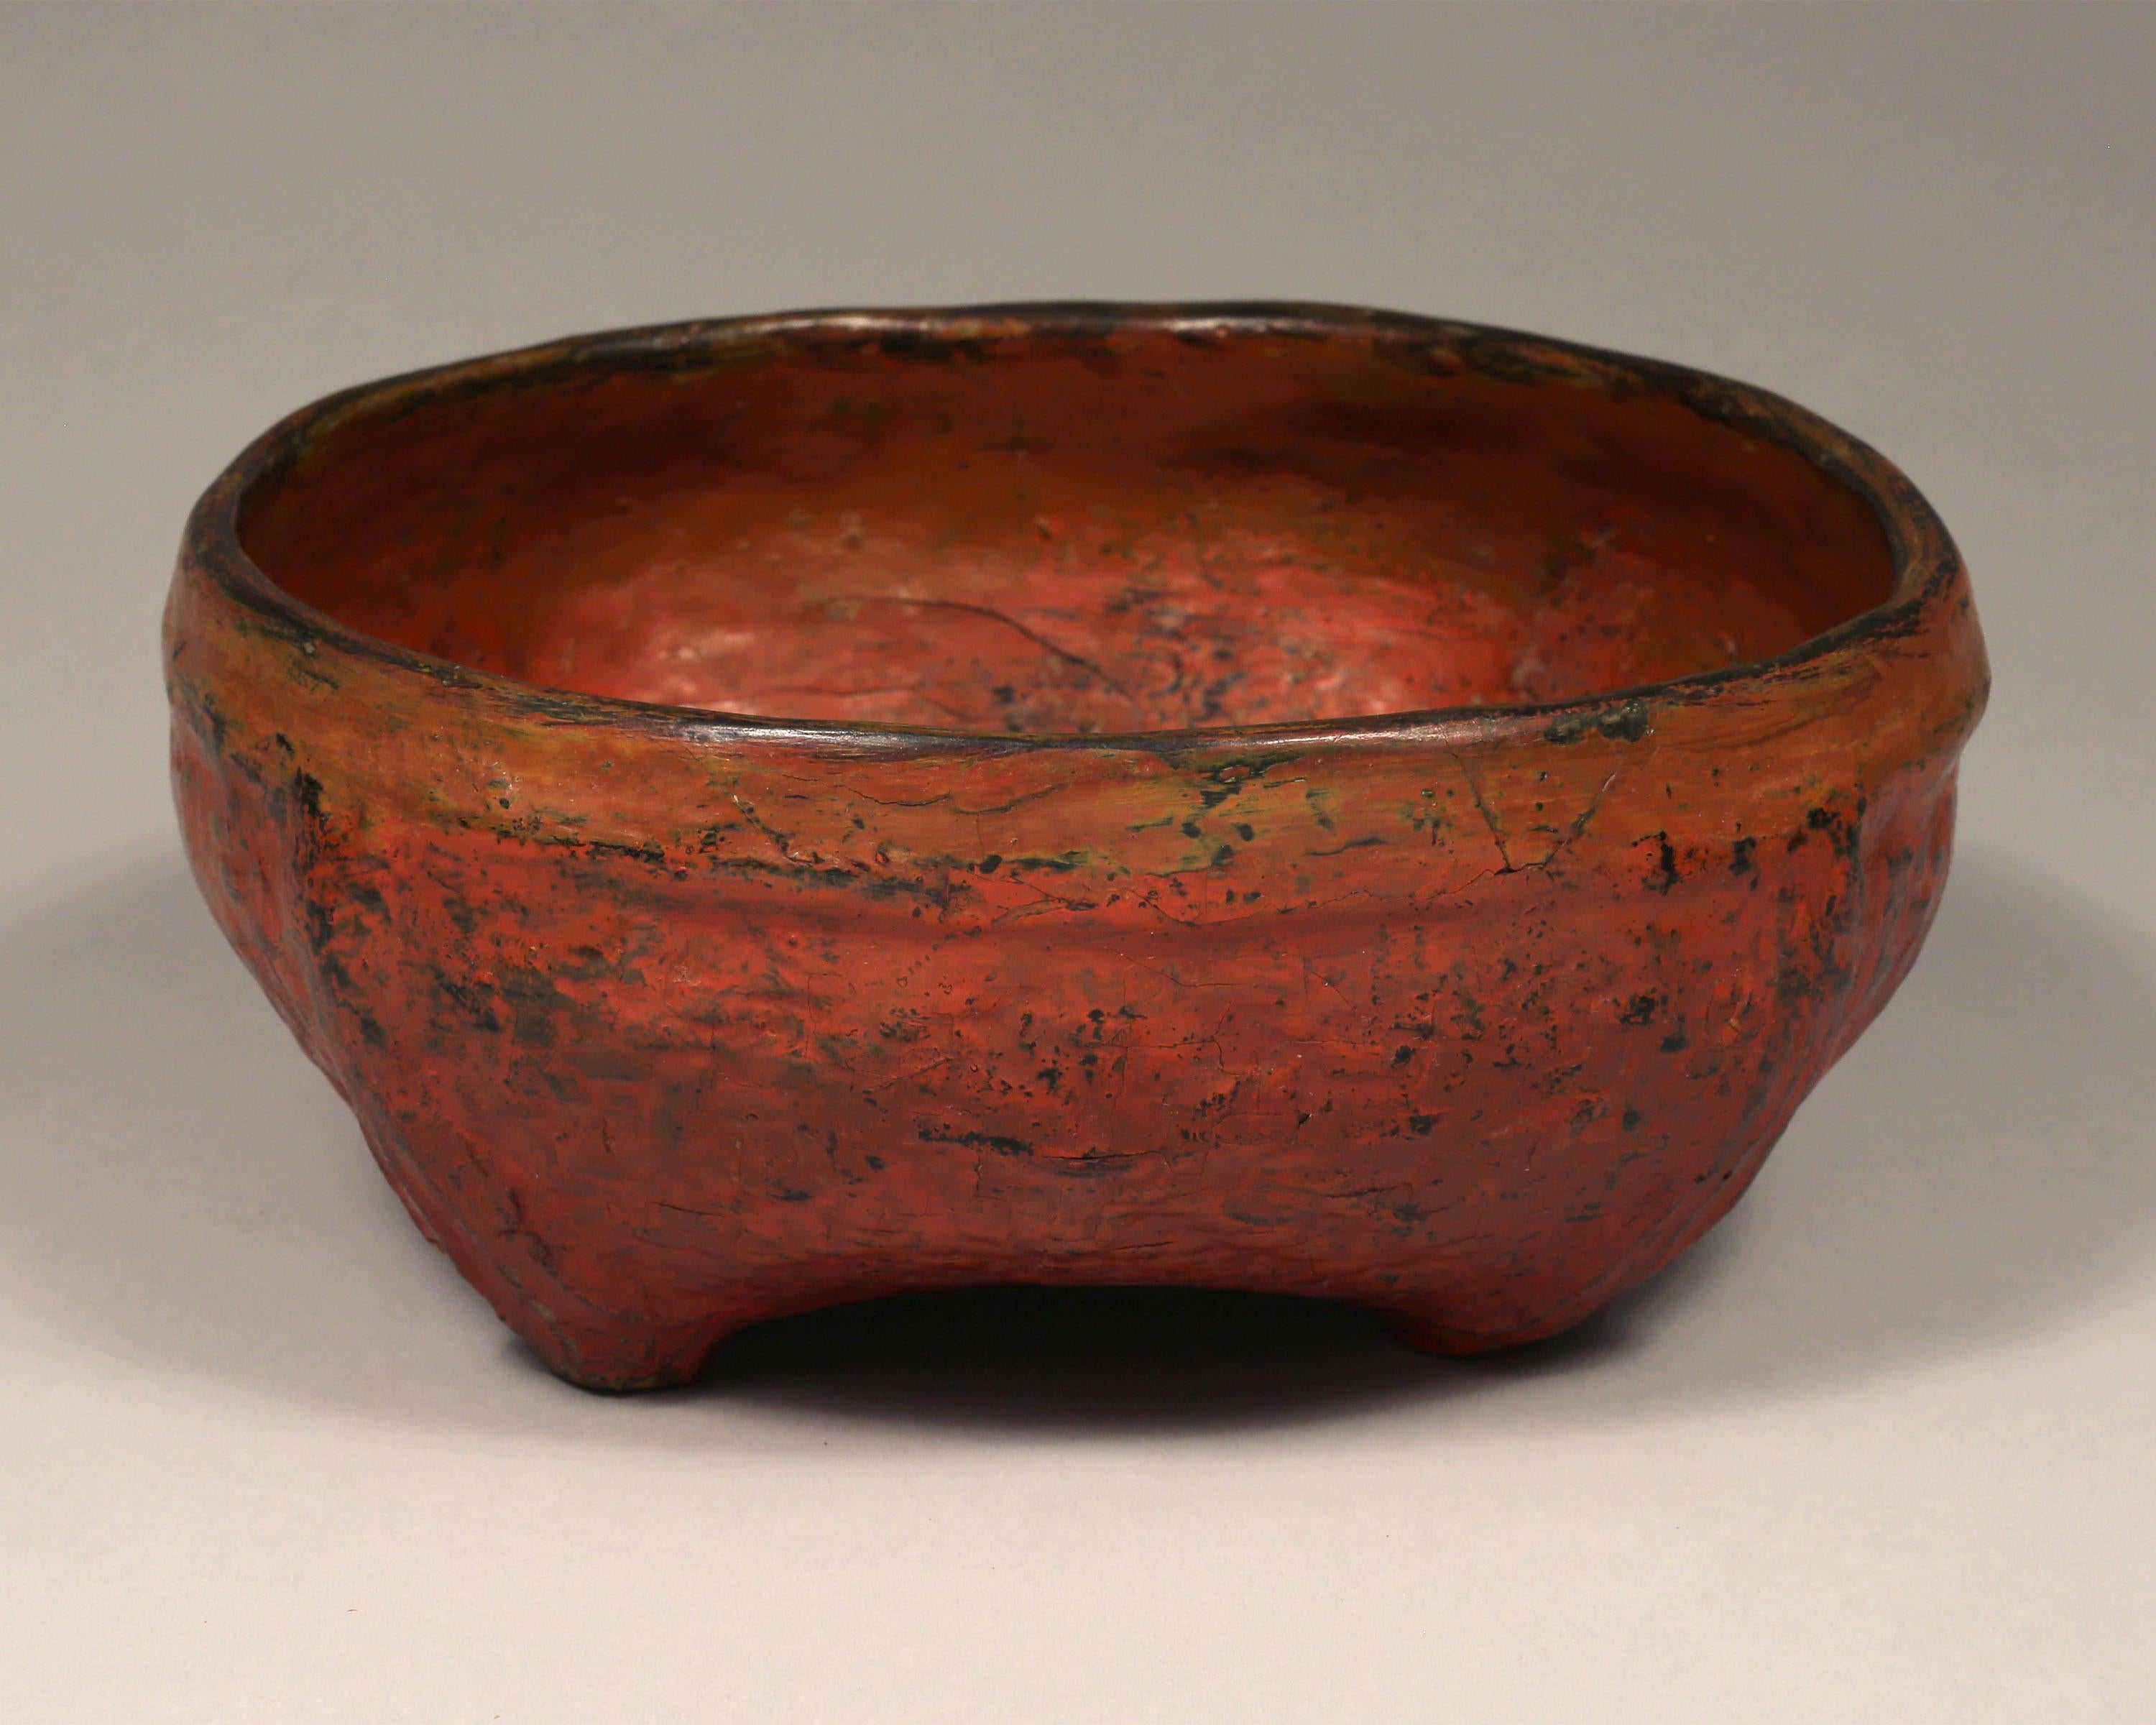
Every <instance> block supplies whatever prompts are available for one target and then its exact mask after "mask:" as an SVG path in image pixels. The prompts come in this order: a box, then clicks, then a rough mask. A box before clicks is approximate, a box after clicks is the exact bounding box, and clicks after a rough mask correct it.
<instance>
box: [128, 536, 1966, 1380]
mask: <svg viewBox="0 0 2156 1725" xmlns="http://www.w3.org/2000/svg"><path fill="white" fill-rule="evenodd" d="M1943 607H1944V608H1943V609H1942V610H1941V611H1940V612H1938V614H1936V615H1934V616H1933V617H1932V618H1931V619H1929V620H1928V625H1927V627H1925V628H1923V629H1915V630H1912V631H1909V632H1907V633H1905V634H1899V635H1894V636H1889V637H1887V638H1885V639H1879V640H1875V641H1872V642H1871V643H1869V644H1866V645H1865V646H1864V647H1862V648H1861V649H1857V650H1854V651H1851V652H1850V653H1848V654H1845V655H1837V656H1835V658H1833V659H1831V660H1829V661H1828V662H1827V663H1826V664H1825V665H1819V666H1813V667H1807V668H1802V669H1799V670H1793V671H1791V672H1790V673H1789V674H1787V675H1781V676H1778V677H1776V678H1774V679H1771V680H1769V681H1768V683H1767V684H1766V685H1764V686H1763V687H1762V686H1759V685H1739V686H1738V687H1736V688H1734V689H1732V690H1731V691H1724V692H1722V693H1718V694H1717V693H1710V694H1708V695H1707V696H1699V697H1694V698H1689V699H1682V700H1671V701H1658V700H1655V699H1651V698H1642V699H1641V700H1639V701H1634V702H1630V703H1628V704H1625V705H1624V706H1620V707H1617V708H1614V709H1612V710H1609V711H1605V712H1604V713H1603V714H1602V715H1601V716H1599V718H1595V719H1594V720H1593V721H1589V722H1584V723H1583V722H1578V721H1570V720H1563V719H1559V720H1553V721H1536V722H1534V723H1532V725H1529V726H1525V727H1523V726H1522V724H1521V723H1519V722H1518V721H1517V719H1515V718H1511V717H1507V718H1503V719H1496V718H1493V719H1492V720H1491V721H1487V722H1485V721H1479V720H1477V719H1476V718H1474V717H1473V716H1468V717H1466V718H1457V717H1455V718H1451V719H1446V720H1443V721H1438V722H1434V723H1431V724H1429V725H1424V726H1416V725H1407V726H1403V727H1401V730H1400V732H1399V734H1398V735H1397V736H1395V737H1389V738H1387V739H1384V740H1382V741H1373V739H1371V738H1370V737H1367V736H1363V737H1345V738H1342V737H1330V736H1327V734H1325V733H1323V732H1312V733H1310V734H1307V735H1304V736H1299V737H1286V738H1277V737H1276V738H1270V739H1263V740H1256V741H1253V740H1249V739H1244V740H1240V741H1237V740H1227V741H1209V740H1208V739H1207V738H1205V737H1204V736H1203V735H1202V734H1201V735H1196V736H1188V737H1179V738H1173V739H1162V740H1160V741H1159V742H1158V746H1138V745H1129V744H1122V745H1116V746H1110V747H1092V746H1086V745H1078V744H1072V743H1069V742H1050V743H1046V744H1043V745H1040V746H1037V747H1008V746H1004V745H1003V744H1001V743H1000V742H982V741H968V740H966V739H956V738H952V739H920V738H916V739H913V740H911V742H908V743H907V744H906V746H905V747H896V748H894V747H885V746H881V745H874V744H869V743H862V744H859V745H855V744H850V743H848V742H845V741H844V740H843V739H839V740H834V739H831V738H828V737H821V738H811V739H808V741H806V742H804V741H803V740H802V739H801V738H799V737H787V736H783V735H776V734H772V733H767V732H752V731H743V730H741V729H738V728H733V729H730V728H729V727H726V726H712V727H711V728H710V729H709V730H708V732H701V733H700V732H693V731H691V732H685V731H683V730H681V729H680V728H678V727H670V726H665V725H660V724H657V723H654V724H653V725H651V726H646V727H639V726H634V725H623V724H619V723H608V724H591V723H587V722H581V721H579V719H578V717H577V715H576V713H575V712H574V711H573V709H571V708H565V706H564V705H563V704H562V701H561V700H560V698H559V697H553V696H545V695H542V694H541V693H539V692H538V691H531V694H530V695H529V696H524V697H506V698H505V697H500V696H496V695H495V694H492V693H488V694H484V695H475V693H474V692H473V691H470V690H468V689H465V688H461V687H458V686H455V685H453V684H446V683H437V682H434V681H432V680H429V679H427V678H424V677H416V676H414V675H412V674H411V673H410V672H409V671H408V670H406V669H403V668H401V667H398V666H395V665H389V664H382V663H374V662H370V661H368V660H366V659H364V658H355V657H350V656H335V655H328V654H326V653H324V652H322V651H321V650H320V649H319V648H318V646H317V644H316V643H315V642H313V641H312V640H311V639H309V638H307V637H306V635H305V632H304V631H295V630H294V629H291V628H290V627H289V626H287V625H286V624H283V623H281V622H272V621H269V620H266V619H264V617H262V616H261V615H259V614H256V613H254V611H252V610H250V609H249V608H248V607H246V606H245V605H244V604H240V603H236V602H235V601H234V598H232V596H231V595H230V594H229V593H228V592H227V591H226V590H225V589H224V588H223V586H222V585H221V584H220V583H218V582H216V581H214V580H213V579H211V578H209V576H208V574H207V573H206V572H204V571H203V570H202V569H200V568H198V567H192V566H189V565H187V564H183V565H182V569H181V571H180V573H179V577H178V580H177V584H176V587H175V591H174V596H173V601H172V607H171V610H170V614H169V617H168V646H169V666H168V669H169V674H170V681H171V688H172V698H173V709H174V725H173V733H172V743H173V766H174V773H175V781H176V785H177V797H178V802H179V808H180V813H181V816H182V826H183V829H184V832H185V834H186V839H187V849H188V852H189V855H190V856H191V857H192V859H193V865H194V868H195V870H196V873H197V875H198V880H200V882H201V884H202V886H203V891H204V893H205V895H206V896H207V898H208V901H209V903H210V905H211V906H212V908H213V911H215V913H216V915H217V916H218V921H219V922H220V923H221V925H222V926H223V928H224V930H225V932H226V933H227V934H228V937H230V939H231V941H232V942H233V944H234V946H235V947H237V949H238V950H239V952H240V954H241V956H242V957H244V959H245V960H246V962H247V963H248V964H249V967H250V968H251V969H252V970H253V971H254V974H255V975H256V976H257V978H259V980H260V981H261V983H262V984H263V986H264V988H265V989H266V990H267V991H268V993H269V996H270V998H271V999H273V1000H274V1001H275V1004H276V1005H277V1007H278V1009H279V1010H280V1013H281V1014H283V1015H284V1017H285V1019H286V1021H287V1023H288V1024H290V1026H291V1027H292V1029H294V1031H295V1034H297V1036H298V1037H299V1040H300V1042H301V1043H302V1044H303V1045H304V1046H305V1049H306V1050H307V1051H308V1053H309V1054H310V1055H311V1056H312V1058H313V1059H314V1060H316V1062H317V1064H319V1065H321V1068H322V1069H323V1070H324V1071H325V1072H326V1073H327V1074H328V1075H329V1076H330V1077H331V1081H333V1082H334V1083H335V1084H336V1086H337V1088H338V1089H339V1091H341V1093H342V1094H343V1095H344V1096H346V1098H347V1099H348V1101H350V1102H351V1104H352V1107H353V1108H354V1110H355V1111H356V1112H357V1115H358V1117H359V1119H360V1121H361V1122H362V1126H363V1127H364V1129H365V1132H366V1134H367V1139H368V1142H370V1144H371V1145H372V1147H373V1150H374V1153H375V1154H376V1156H377V1158H378V1159H379V1161H380V1163H381V1164H382V1168H383V1169H384V1170H385V1172H386V1173H387V1174H388V1178H389V1179H390V1180H391V1182H392V1183H393V1185H394V1186H395V1188H396V1189H397V1190H398V1193H399V1194H401V1195H402V1196H403V1199H404V1201H405V1202H406V1204H407V1205H408V1207H409V1209H410V1210H411V1212H412V1214H413V1216H414V1217H415V1219H417V1220H418V1223H419V1224H420V1225H421V1226H422V1227H423V1229H424V1230H426V1231H427V1233H428V1234H429V1236H430V1237H431V1238H432V1239H434V1240H435V1241H436V1242H437V1243H439V1245H441V1246H442V1247H443V1248H444V1250H447V1251H448V1252H449V1255H451V1256H452V1257H453V1258H454V1260H455V1261H456V1263H457V1265H458V1266H459V1269H460V1270H461V1271H463V1272H464V1273H465V1275H466V1276H468V1277H469V1278H470V1280H471V1281H473V1282H474V1283H475V1285H476V1286H479V1287H480V1289H481V1290H482V1291H484V1292H485V1294H486V1295H487V1296H488V1297H489V1298H490V1300H491V1301H492V1302H493V1304H494V1305H495V1307H496V1309H497V1310H498V1311H499V1312H500V1314H501V1316H502V1317H504V1318H505V1319H506V1320H507V1322H509V1323H510V1324H511V1325H512V1326H513V1327H515V1328H516V1330H517V1331H518V1332H520V1333H521V1334H522V1335H523V1336H524V1337H526V1339H527V1340H528V1341H529V1342H530V1343H531V1345H532V1346H533V1347H534V1348H536V1350H537V1352H538V1353H540V1355H541V1356H542V1358H544V1359H545V1360H546V1361H547V1363H549V1364H550V1365H552V1367H553V1368H556V1369H557V1370H558V1371H560V1372H562V1373H563V1374H564V1375H567V1376H569V1377H571V1378H574V1379H576V1380H577V1381H579V1382H582V1383H586V1384H593V1385H598V1386H604V1387H614V1388H621V1387H633V1386H637V1385H642V1384H655V1383H664V1382H670V1381H677V1380H679V1379H680V1378H685V1377H687V1376H690V1375H692V1374H693V1373H695V1372H696V1370H697V1369H699V1368H700V1367H701V1363H702V1361H703V1359H704V1358H705V1356H706V1354H707V1353H708V1352H709V1351H710V1349H711V1347H712V1346H713V1345H715V1344H716V1342H718V1341H719V1340H721V1339H722V1338H723V1337H724V1336H725V1335H726V1334H728V1333H730V1332H732V1331H733V1330H735V1329H737V1328H738V1327H740V1326H742V1324H745V1323H747V1322H753V1321H756V1320H757V1319H760V1318H762V1317H769V1316H773V1315H777V1314H779V1313H783V1312H791V1311H797V1310H801V1309H803V1308H807V1307H814V1306H819V1305H823V1304H827V1303H830V1302H834V1301H840V1300H844V1299H849V1298H853V1297H858V1296H865V1295H871V1294H877V1293H883V1292H891V1291H900V1290H904V1289H910V1288H919V1287H928V1286H950V1285H954V1284H959V1283H963V1282H968V1281H1074V1282H1147V1283H1187V1284H1192V1285H1202V1286H1232V1287H1246V1288H1253V1289H1263V1290H1273V1291H1291V1292H1298V1293H1307V1294H1315V1295H1326V1296H1337V1297H1340V1298H1343V1299H1347V1300H1351V1301H1358V1302H1361V1303H1363V1304H1366V1305H1368V1306H1371V1307H1375V1308H1378V1309H1379V1310H1381V1311H1383V1312H1386V1313H1388V1314H1389V1316H1391V1317H1393V1318H1394V1320H1395V1321H1396V1322H1398V1323H1399V1325H1400V1327H1402V1328H1403V1330H1404V1332H1406V1333H1408V1334H1409V1336H1410V1337H1411V1338H1412V1339H1414V1340H1416V1341H1418V1342H1419V1343H1423V1344H1424V1345H1426V1346H1430V1347H1432V1348H1439V1349H1446V1350H1459V1351H1471V1350H1475V1349H1480V1348H1491V1347H1497V1346H1501V1345H1505V1344H1508V1343H1517V1342H1522V1341H1526V1340H1529V1339H1532V1338H1535V1337H1541V1336H1544V1335H1548V1334H1550V1333H1552V1332H1555V1331H1557V1330H1559V1329H1562V1328H1563V1327H1566V1326H1568V1325H1569V1324H1571V1323H1573V1322H1577V1321H1578V1319H1580V1318H1582V1317H1585V1316H1586V1315H1588V1314H1589V1312H1592V1311H1594V1309H1595V1308H1596V1307H1599V1306H1600V1305H1601V1304H1603V1303H1604V1302H1605V1301H1608V1300H1609V1299H1610V1298H1611V1297H1612V1296H1614V1295H1615V1294H1617V1293H1618V1292H1620V1291H1622V1290H1623V1289H1625V1288H1626V1287H1627V1286H1630V1285H1632V1284H1634V1283H1635V1282H1637V1281H1640V1279H1642V1278H1643V1277H1645V1276H1648V1275H1650V1273H1652V1272H1653V1271H1655V1270H1656V1269H1657V1268H1659V1267H1661V1266H1662V1265H1663V1264H1665V1263H1666V1262H1667V1261H1669V1260H1670V1259H1671V1257H1673V1256H1674V1255H1676V1253H1677V1252H1679V1251H1681V1250H1682V1249H1683V1248H1684V1246H1685V1245H1687V1244H1688V1243H1689V1242H1690V1241H1691V1240H1693V1239H1695V1238H1696V1237H1697V1235H1699V1234H1700V1233H1701V1232H1702V1231H1703V1230H1705V1229H1706V1228H1707V1226H1708V1225H1710V1224H1712V1222H1713V1221H1714V1220H1715V1219H1716V1218H1717V1217H1718V1216H1719V1215H1720V1214H1722V1213H1723V1212H1724V1211H1725V1210H1726V1209H1727V1208H1728V1207H1729V1205H1730V1204H1732V1203H1733V1202H1734V1201H1735V1199H1736V1198H1737V1197H1738V1194H1740V1193H1741V1192H1742V1190H1743V1188H1744V1186H1745V1184H1746V1183H1747V1182H1748V1181H1749V1179H1750V1178H1752V1175H1753V1173H1754V1172H1755V1171H1756V1169H1757V1168H1758V1165H1759V1163H1760V1160H1761V1158H1763V1156H1764V1155H1765V1153H1766V1152H1767V1150H1768V1148H1769V1147H1770V1146H1771V1145H1772V1144H1773V1142H1774V1139H1775V1137H1777V1135H1778V1134H1779V1132H1781V1130H1782V1128H1783V1127H1784V1124H1785V1123H1786V1122H1787V1121H1788V1119H1789V1116H1790V1114H1791V1112H1792V1111H1793V1110H1794V1107H1795V1106H1796V1105H1797V1103H1798V1102H1799V1101H1800V1100H1801V1099H1802V1098H1803V1096H1804V1094H1805V1092H1806V1091H1808V1090H1809V1087H1810V1086H1811V1085H1812V1084H1813V1083H1814V1081H1815V1080H1816V1079H1817V1078H1818V1077H1819V1076H1820V1073H1821V1072H1822V1071H1824V1070H1825V1068H1826V1067H1827V1065H1829V1064H1830V1062H1831V1061H1832V1060H1833V1059H1834V1058H1835V1056H1836V1055H1838V1054H1839V1053H1840V1051H1841V1050H1843V1049H1844V1048H1845V1047H1846V1046H1847V1045H1848V1044H1849V1042H1850V1041H1851V1040H1852V1039H1853V1038H1854V1036H1855V1035H1856V1034H1857V1033H1858V1031H1860V1030H1861V1029H1862V1027H1863V1025H1864V1024H1866V1023H1867V1022H1868V1021H1869V1019H1871V1015H1872V1014H1874V1013H1876V1011H1877V1010H1878V1009H1879V1007H1880V1006H1881V1004H1883V1002H1884V1000H1885V999H1886V995H1887V994H1888V993H1891V991H1892V988H1893V987H1894V985H1895V983H1897V981H1898V980H1899V978H1900V977H1901V976H1902V973H1903V972H1904V971H1905V970H1906V968H1907V965H1908V964H1909V963H1910V962H1911V960H1912V958H1913V957H1914V956H1915V952H1916V950H1917V946H1918V944H1919V942H1921V940H1922V936H1923V932H1924V931H1925V928H1926V927H1927V926H1928V922H1929V920H1930V916H1931V914H1932V911H1933V906H1935V904H1936V902H1937V900H1938V892H1939V889H1940V885H1941V880H1942V877H1943V870H1944V868H1945V865H1946V860H1947V853H1948V843H1949V835H1950V830H1951V824H1952V809H1953V768H1954V762H1955V758H1956V755H1957V753H1958V749H1959V747H1960V744H1961V742H1962V740H1963V737H1964V736H1965V734H1966V732H1967V729H1968V726H1969V723H1970V722H1971V721H1972V720H1973V718H1974V711H1975V709H1976V706H1977V703H1978V701H1979V700H1980V696H1981V689H1982V664H1981V649H1980V645H1979V644H1978V643H1977V640H1976V638H1975V634H1974V621H1973V619H1969V620H1968V621H1967V622H1966V623H1963V622H1962V621H1960V620H1958V619H1963V618H1966V617H1967V608H1966V604H1965V599H1964V600H1963V601H1962V602H1961V603H1959V605H1958V608H1957V606H1956V605H1955V603H1953V602H1952V601H1943Z"/></svg>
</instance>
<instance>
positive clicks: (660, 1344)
mask: <svg viewBox="0 0 2156 1725" xmlns="http://www.w3.org/2000/svg"><path fill="white" fill-rule="evenodd" d="M511 1327H512V1328H514V1329H515V1330H516V1332H517V1333H518V1335H520V1336H521V1337H523V1339H524V1341H525V1343H526V1345H527V1346H529V1347H530V1348H531V1351H532V1353H534V1354H536V1356H537V1357H538V1359H539V1363H540V1364H542V1365H543V1366H544V1367H546V1368H547V1370H548V1371H550V1372H552V1373H553V1374H554V1375H555V1376H556V1377H557V1378H560V1379H561V1380H562V1382H563V1383H565V1384H574V1385H576V1387H577V1389H588V1390H590V1391H591V1392H592V1393H593V1394H597V1395H626V1394H631V1393H633V1392H634V1391H637V1390H644V1389H680V1388H681V1387H682V1386H683V1385H685V1384H693V1383H695V1382H696V1380H697V1379H698V1378H701V1377H702V1376H703V1375H704V1368H705V1367H706V1366H707V1365H708V1364H709V1363H711V1355H712V1354H713V1353H715V1352H716V1350H717V1348H718V1347H719V1345H720V1344H721V1343H723V1342H724V1341H726V1338H727V1337H730V1336H731V1335H732V1334H733V1333H734V1332H735V1331H737V1330H738V1329H740V1328H741V1327H742V1323H741V1322H738V1321H735V1320H732V1319H721V1320H716V1321H712V1322H703V1323H698V1324H695V1325H665V1326H662V1325H639V1324H628V1323H624V1324H621V1325H619V1326H615V1327H605V1328H600V1327H593V1326H579V1325H567V1324H562V1323H559V1322H549V1321H547V1320H545V1319H542V1318H540V1317H537V1316H536V1314H534V1316H533V1318H532V1321H531V1322H528V1323H522V1322H520V1323H516V1324H513V1325H512V1326H511Z"/></svg>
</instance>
